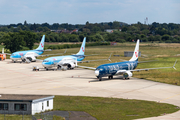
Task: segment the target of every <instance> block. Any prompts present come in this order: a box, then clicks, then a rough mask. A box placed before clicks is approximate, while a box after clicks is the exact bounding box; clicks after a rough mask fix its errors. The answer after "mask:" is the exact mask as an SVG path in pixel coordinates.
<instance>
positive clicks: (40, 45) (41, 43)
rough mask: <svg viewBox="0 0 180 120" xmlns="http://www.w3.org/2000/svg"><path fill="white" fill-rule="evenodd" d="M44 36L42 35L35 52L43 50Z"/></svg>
mask: <svg viewBox="0 0 180 120" xmlns="http://www.w3.org/2000/svg"><path fill="white" fill-rule="evenodd" d="M44 41H45V35H43V37H42V39H41V42H40V44H39V47H38V48H37V49H36V50H44Z"/></svg>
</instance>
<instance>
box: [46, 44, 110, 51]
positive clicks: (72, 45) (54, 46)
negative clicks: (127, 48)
mask: <svg viewBox="0 0 180 120" xmlns="http://www.w3.org/2000/svg"><path fill="white" fill-rule="evenodd" d="M100 45H110V42H96V43H86V47H87V46H100ZM77 47H81V44H63V45H49V46H47V47H45V48H46V49H52V50H54V49H66V48H77Z"/></svg>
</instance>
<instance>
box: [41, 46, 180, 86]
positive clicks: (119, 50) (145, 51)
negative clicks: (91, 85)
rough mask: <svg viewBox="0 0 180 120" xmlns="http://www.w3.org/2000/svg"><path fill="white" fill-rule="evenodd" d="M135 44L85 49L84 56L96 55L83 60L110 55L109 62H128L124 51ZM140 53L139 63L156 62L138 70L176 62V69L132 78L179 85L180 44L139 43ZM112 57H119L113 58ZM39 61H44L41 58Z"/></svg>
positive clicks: (69, 50)
mask: <svg viewBox="0 0 180 120" xmlns="http://www.w3.org/2000/svg"><path fill="white" fill-rule="evenodd" d="M134 48H135V43H123V44H118V45H117V46H110V45H109V46H92V47H86V50H85V53H86V55H90V54H98V55H96V56H87V57H86V58H85V59H84V60H93V59H105V58H108V57H109V55H110V54H111V53H112V57H111V62H120V61H121V60H120V59H123V60H129V59H130V57H124V51H134ZM64 51H65V49H61V50H53V51H51V52H45V54H51V53H63V52H64ZM78 51H79V48H71V49H67V53H66V54H65V55H71V54H75V53H77V52H78ZM140 51H141V54H142V57H140V58H139V61H149V60H157V61H154V62H148V63H140V64H139V65H138V67H137V69H140V68H157V67H171V66H173V65H174V62H175V61H176V59H177V60H178V61H177V64H176V66H175V67H176V69H177V70H174V69H173V68H169V69H158V70H149V71H140V72H133V77H137V78H144V79H148V80H152V81H158V82H163V83H168V84H174V85H180V56H176V55H177V54H180V44H177V43H176V44H175V43H174V44H173V43H140ZM114 55H120V57H115V56H114ZM41 59H45V57H44V58H41ZM105 63H110V61H108V60H106V61H95V62H90V63H79V65H83V66H89V67H98V66H99V65H101V64H105Z"/></svg>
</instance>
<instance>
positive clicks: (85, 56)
mask: <svg viewBox="0 0 180 120" xmlns="http://www.w3.org/2000/svg"><path fill="white" fill-rule="evenodd" d="M94 55H99V54H91V55H84V56H85V57H86V56H94Z"/></svg>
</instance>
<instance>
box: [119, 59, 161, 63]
mask: <svg viewBox="0 0 180 120" xmlns="http://www.w3.org/2000/svg"><path fill="white" fill-rule="evenodd" d="M120 60H121V61H128V60H123V59H120ZM154 61H158V60H149V61H138V63H146V62H154Z"/></svg>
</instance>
